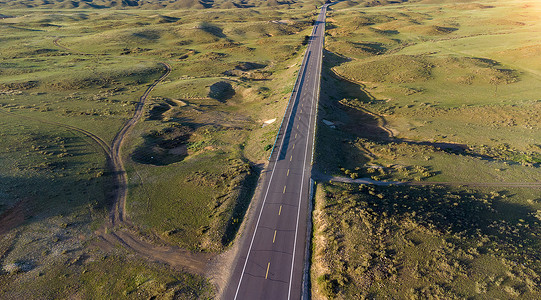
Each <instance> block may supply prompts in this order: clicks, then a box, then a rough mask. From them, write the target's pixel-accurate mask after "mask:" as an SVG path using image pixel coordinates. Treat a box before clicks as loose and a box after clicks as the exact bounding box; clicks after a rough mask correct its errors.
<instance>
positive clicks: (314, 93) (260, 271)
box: [224, 4, 328, 299]
mask: <svg viewBox="0 0 541 300" xmlns="http://www.w3.org/2000/svg"><path fill="white" fill-rule="evenodd" d="M327 6H328V5H327V4H326V5H324V6H323V7H322V8H321V11H320V13H319V15H318V17H317V20H316V22H315V24H314V29H313V31H312V36H311V38H310V40H309V42H308V47H307V50H306V53H305V56H304V60H303V63H302V65H301V69H300V71H299V72H300V73H299V76H298V79H297V82H296V83H295V87H294V90H293V93H292V95H291V99H290V103H289V105H288V107H287V110H286V113H285V116H284V121H283V122H282V126H281V128H280V132H279V134H278V137H277V139H276V144H275V148H274V149H273V153H272V154H271V157H270V162H269V165H268V167H267V169H266V171H265V173H266V174H265V181H264V182H263V188H262V193H261V197H262V199H261V201H259V202H258V207H256V211H257V213H256V217H257V220H256V222H255V223H253V222H252V226H251V227H249V228H247V229H246V231H245V232H246V234H248V235H249V236H248V238H245V239H244V241H243V242H242V243H243V244H242V245H241V247H240V250H239V258H238V259H237V263H236V265H235V266H234V268H235V269H234V270H233V275H232V278H231V280H230V284H229V286H228V287H227V288H226V291H225V292H224V299H300V298H301V291H302V275H303V268H304V254H305V247H306V226H307V220H308V200H309V194H310V172H311V162H312V150H313V144H314V132H315V130H314V129H315V122H316V113H317V105H318V98H319V85H320V74H321V60H322V55H323V54H322V53H323V52H322V50H323V43H324V35H325V13H326V10H327Z"/></svg>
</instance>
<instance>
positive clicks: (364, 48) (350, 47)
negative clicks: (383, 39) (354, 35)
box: [328, 41, 386, 58]
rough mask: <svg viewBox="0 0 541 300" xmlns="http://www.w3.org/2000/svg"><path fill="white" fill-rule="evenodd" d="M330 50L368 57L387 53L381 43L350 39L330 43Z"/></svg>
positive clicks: (352, 55) (350, 55) (347, 54)
mask: <svg viewBox="0 0 541 300" xmlns="http://www.w3.org/2000/svg"><path fill="white" fill-rule="evenodd" d="M328 48H329V51H331V52H336V53H340V54H342V55H346V56H349V57H357V58H361V57H368V56H374V55H380V54H383V53H385V51H386V49H385V47H384V46H383V44H381V43H356V42H350V41H332V42H329V43H328Z"/></svg>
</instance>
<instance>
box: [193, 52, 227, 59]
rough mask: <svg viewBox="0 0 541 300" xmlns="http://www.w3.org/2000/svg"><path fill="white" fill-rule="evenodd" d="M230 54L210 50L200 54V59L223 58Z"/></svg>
mask: <svg viewBox="0 0 541 300" xmlns="http://www.w3.org/2000/svg"><path fill="white" fill-rule="evenodd" d="M228 56H229V54H226V53H221V52H208V53H205V54H201V55H200V56H199V59H201V60H221V59H222V58H226V57H228Z"/></svg>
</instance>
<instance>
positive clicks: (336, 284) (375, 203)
mask: <svg viewBox="0 0 541 300" xmlns="http://www.w3.org/2000/svg"><path fill="white" fill-rule="evenodd" d="M540 10H541V6H539V4H538V3H535V2H516V1H486V2H479V3H454V2H446V1H418V2H415V3H408V4H400V5H388V6H373V7H371V6H367V5H364V4H363V3H356V2H352V1H349V2H343V3H340V4H337V5H335V6H333V11H332V12H331V13H330V16H329V18H328V21H329V23H328V24H327V34H328V35H327V39H326V50H327V52H326V54H325V58H324V62H323V74H322V76H323V77H322V93H321V95H322V98H321V109H320V118H321V119H324V120H325V121H326V122H327V123H323V122H322V123H321V124H320V126H319V127H318V134H317V143H316V156H315V163H316V164H315V168H316V172H323V173H327V174H329V175H333V176H341V177H349V178H352V179H356V178H370V179H372V180H377V181H398V182H408V183H410V185H396V186H393V185H391V186H365V185H346V184H338V183H322V184H321V185H320V186H319V187H318V197H317V199H316V210H315V211H314V246H313V260H312V261H313V266H312V287H313V289H312V292H313V295H312V296H313V297H314V298H316V299H319V298H328V299H335V298H338V299H365V298H371V299H380V298H397V299H404V298H410V299H426V298H443V299H463V298H471V299H494V298H500V299H513V298H523V299H535V298H538V297H539V289H538V286H539V283H540V281H539V275H538V274H539V269H540V265H539V261H538V258H537V256H538V254H537V251H536V250H535V249H536V247H538V245H539V236H538V231H539V219H538V213H539V209H540V208H539V186H540V183H539V178H540V175H541V173H540V170H539V168H540V163H541V149H540V148H539V146H538V145H539V141H540V140H541V136H540V135H539V132H540V131H539V127H540V125H541V124H540V123H539V117H538V114H539V111H540V106H539V105H540V102H539V94H538V93H537V91H536V88H535V87H537V86H540V84H541V77H539V74H540V71H541V69H540V67H541V66H540V65H539V63H538V61H539V58H540V52H539V51H538V48H539V47H540V45H541V40H540V39H539V36H538V33H539V31H540V29H541V28H540V27H539V24H540V23H539V14H538V13H539V11H540ZM329 124H330V125H329ZM331 125H332V126H331ZM438 183H439V184H438ZM518 186H522V187H521V188H519V187H518Z"/></svg>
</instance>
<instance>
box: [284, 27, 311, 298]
mask: <svg viewBox="0 0 541 300" xmlns="http://www.w3.org/2000/svg"><path fill="white" fill-rule="evenodd" d="M316 21H317V19H316ZM310 46H311V45H310ZM316 86H317V85H316ZM314 95H315V93H314ZM313 111H314V103H313V101H312V107H311V108H310V121H309V122H310V123H309V124H308V130H310V126H311V125H312V119H313V118H312V113H313ZM308 132H310V131H308ZM306 142H307V143H306V148H305V150H304V165H303V168H302V179H301V192H300V194H299V206H298V208H297V225H296V227H295V240H294V242H293V256H292V259H291V272H290V275H289V290H288V293H287V299H288V300H289V299H290V298H291V284H292V282H293V265H294V264H295V250H296V248H297V233H298V231H299V218H300V214H301V201H302V190H303V187H304V177H305V176H304V173H305V171H306V158H307V155H308V140H307V141H306Z"/></svg>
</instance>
